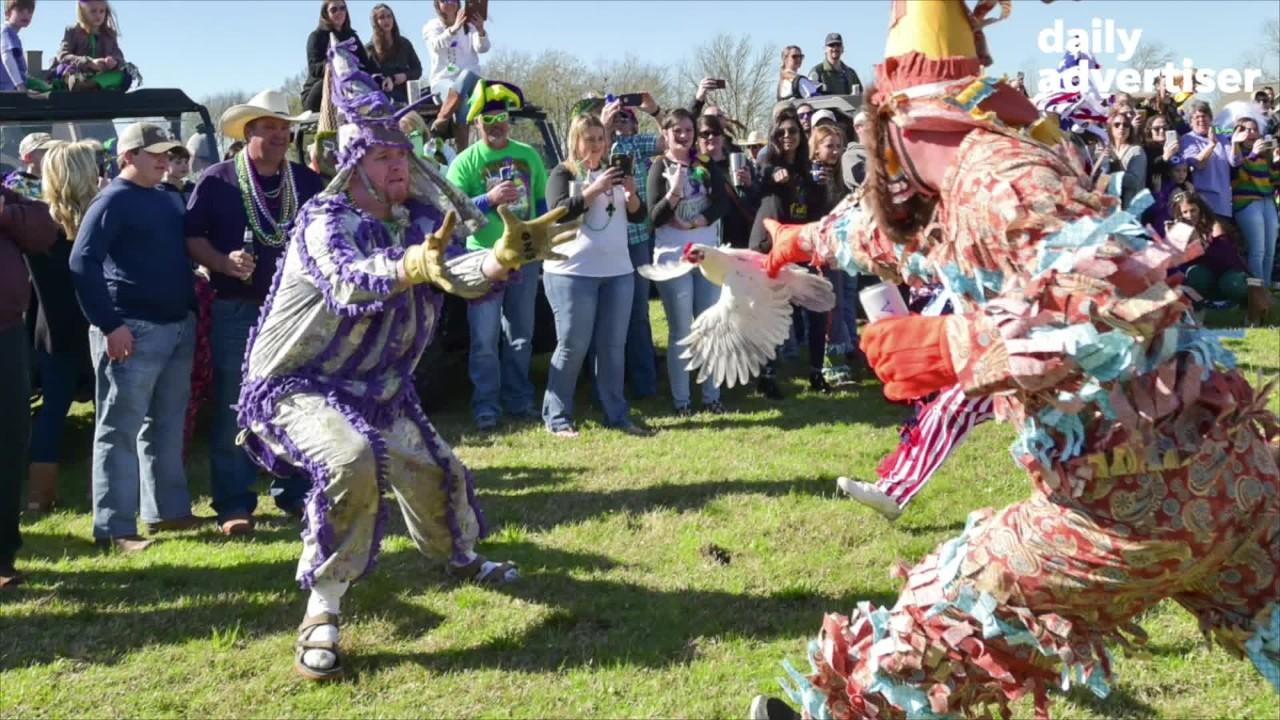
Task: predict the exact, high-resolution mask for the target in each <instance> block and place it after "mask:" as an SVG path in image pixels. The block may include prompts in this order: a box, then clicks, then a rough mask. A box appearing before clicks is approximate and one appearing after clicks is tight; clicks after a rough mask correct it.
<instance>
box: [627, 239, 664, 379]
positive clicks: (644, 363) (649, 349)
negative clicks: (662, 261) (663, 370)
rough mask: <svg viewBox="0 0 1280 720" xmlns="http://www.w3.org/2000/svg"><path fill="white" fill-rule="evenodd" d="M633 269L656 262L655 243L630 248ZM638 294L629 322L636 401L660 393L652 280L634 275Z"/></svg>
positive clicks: (629, 356)
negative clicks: (651, 318)
mask: <svg viewBox="0 0 1280 720" xmlns="http://www.w3.org/2000/svg"><path fill="white" fill-rule="evenodd" d="M628 250H630V252H631V266H632V267H640V266H641V265H647V264H649V263H651V262H653V240H649V241H648V242H643V243H637V244H635V245H632V246H630V247H629V248H628ZM631 277H632V278H633V279H634V283H633V285H634V288H635V290H634V292H632V294H631V318H630V320H629V321H628V322H627V386H628V387H629V388H631V395H632V397H633V398H635V399H637V400H638V399H640V398H646V397H649V396H650V395H657V394H658V361H657V356H656V355H655V354H654V351H653V327H651V326H650V325H649V286H650V281H649V279H648V278H644V277H640V273H636V272H633V273H631Z"/></svg>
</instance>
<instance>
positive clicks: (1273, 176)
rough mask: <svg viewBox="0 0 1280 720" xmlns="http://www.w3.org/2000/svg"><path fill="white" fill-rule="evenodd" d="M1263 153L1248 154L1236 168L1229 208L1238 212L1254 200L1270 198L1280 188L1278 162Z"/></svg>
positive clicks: (1279, 165)
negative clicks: (1272, 161)
mask: <svg viewBox="0 0 1280 720" xmlns="http://www.w3.org/2000/svg"><path fill="white" fill-rule="evenodd" d="M1267 155H1270V153H1266V154H1264V155H1256V154H1250V155H1248V156H1246V157H1245V158H1244V160H1243V161H1242V162H1241V163H1240V167H1237V168H1236V175H1235V177H1234V178H1232V180H1231V210H1232V212H1240V210H1242V209H1244V208H1245V207H1248V205H1249V204H1250V203H1252V202H1253V201H1254V200H1262V199H1264V198H1265V199H1268V200H1269V199H1271V198H1273V197H1275V193H1276V190H1277V189H1280V164H1273V163H1271V162H1270V161H1269V158H1268V157H1267Z"/></svg>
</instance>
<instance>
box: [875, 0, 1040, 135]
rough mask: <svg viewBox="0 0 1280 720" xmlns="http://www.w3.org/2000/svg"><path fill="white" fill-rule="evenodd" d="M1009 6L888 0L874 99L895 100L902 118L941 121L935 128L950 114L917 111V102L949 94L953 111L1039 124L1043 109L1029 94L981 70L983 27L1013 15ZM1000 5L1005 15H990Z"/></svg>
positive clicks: (985, 56)
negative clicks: (912, 107) (914, 105)
mask: <svg viewBox="0 0 1280 720" xmlns="http://www.w3.org/2000/svg"><path fill="white" fill-rule="evenodd" d="M1012 5H1013V2H1012V0H978V2H977V4H975V5H974V6H973V9H972V10H970V9H969V6H968V5H966V4H965V0H891V7H890V12H889V36H888V39H887V40H886V42H885V57H884V61H883V62H882V63H880V64H879V65H876V90H875V96H874V101H875V102H876V104H878V105H884V104H886V103H893V104H898V105H900V106H901V109H902V111H903V114H902V116H901V117H900V120H902V121H906V123H907V124H913V123H911V120H919V121H923V122H924V123H925V124H926V125H935V124H936V125H939V127H936V128H934V129H949V127H948V126H950V125H951V123H950V122H948V121H947V118H946V116H947V115H951V114H952V113H950V112H947V111H946V110H945V109H944V108H937V107H935V108H932V109H929V110H926V109H925V108H923V107H919V106H917V108H916V110H918V111H920V112H916V113H912V112H911V111H910V110H909V109H908V106H909V105H911V101H912V100H924V101H926V103H925V104H926V105H927V104H929V103H928V102H927V101H930V100H935V101H936V100H939V99H941V100H945V102H946V104H947V105H948V106H949V107H951V108H952V109H953V110H961V111H963V112H965V113H969V114H971V115H972V117H973V118H974V119H978V120H985V121H997V120H998V121H999V122H1002V123H1004V124H1008V125H1029V124H1031V123H1033V122H1035V121H1036V120H1037V118H1038V117H1039V114H1038V113H1037V112H1036V108H1035V106H1034V105H1032V104H1031V102H1030V101H1029V100H1028V99H1027V98H1026V96H1025V95H1023V94H1022V93H1021V92H1020V91H1018V90H1016V89H1014V88H1013V87H1011V86H1009V85H1008V84H1007V83H1005V82H1003V81H1001V80H999V79H997V78H986V77H983V68H985V67H986V66H988V65H990V64H991V55H990V53H988V51H987V42H986V37H985V34H984V32H983V31H984V29H985V28H987V27H989V26H990V25H992V24H994V23H996V22H999V21H1001V20H1004V19H1006V18H1008V17H1009V13H1010V12H1011V10H1012ZM997 7H999V8H1000V14H999V15H998V16H994V17H989V16H990V15H991V11H992V10H994V9H996V8H997ZM917 105H918V104H917ZM912 115H914V117H911V116H912ZM954 119H955V118H952V120H954ZM957 129H959V128H957Z"/></svg>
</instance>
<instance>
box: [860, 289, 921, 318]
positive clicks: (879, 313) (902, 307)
mask: <svg viewBox="0 0 1280 720" xmlns="http://www.w3.org/2000/svg"><path fill="white" fill-rule="evenodd" d="M858 299H859V300H860V301H862V311H863V312H865V313H866V314H867V320H869V321H871V322H877V321H879V320H884V319H885V318H891V317H902V316H904V315H907V314H909V311H908V310H907V303H906V302H905V301H904V300H903V299H902V293H900V292H898V286H897V285H890V284H889V283H876V284H875V285H872V286H871V287H869V288H865V289H863V290H862V291H860V292H859V293H858Z"/></svg>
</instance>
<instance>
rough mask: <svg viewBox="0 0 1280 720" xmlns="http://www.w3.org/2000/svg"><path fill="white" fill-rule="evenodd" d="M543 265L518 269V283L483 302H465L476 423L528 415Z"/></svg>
mask: <svg viewBox="0 0 1280 720" xmlns="http://www.w3.org/2000/svg"><path fill="white" fill-rule="evenodd" d="M541 271H542V263H540V262H539V263H530V264H528V265H525V266H524V267H523V268H521V269H520V279H519V280H517V281H515V282H513V283H510V284H508V285H507V286H506V288H505V289H503V290H502V292H501V293H499V294H498V296H497V297H494V298H490V299H488V300H486V301H485V302H479V303H476V302H473V303H468V304H467V323H468V324H469V325H470V326H471V354H470V357H469V358H468V361H467V372H468V373H469V374H470V375H471V387H472V393H471V414H472V416H474V417H475V419H476V420H477V421H479V420H481V419H482V418H484V419H488V418H497V417H498V415H499V414H501V412H502V410H503V409H505V410H506V411H507V412H508V413H509V414H511V415H521V416H523V415H533V414H534V413H535V409H534V400H535V398H534V387H533V383H532V382H530V381H529V359H530V358H531V357H532V356H533V311H534V302H535V301H536V300H537V299H538V275H539V273H541Z"/></svg>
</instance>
